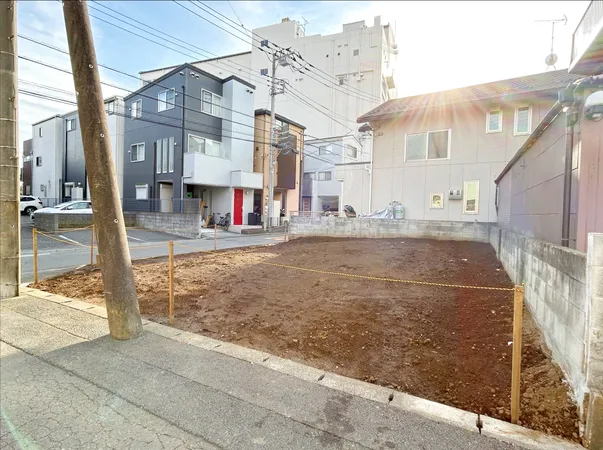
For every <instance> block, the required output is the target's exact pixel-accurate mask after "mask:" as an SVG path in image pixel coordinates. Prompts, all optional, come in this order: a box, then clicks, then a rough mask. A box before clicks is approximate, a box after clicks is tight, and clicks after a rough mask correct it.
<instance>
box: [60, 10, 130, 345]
mask: <svg viewBox="0 0 603 450" xmlns="http://www.w3.org/2000/svg"><path fill="white" fill-rule="evenodd" d="M63 14H64V16H65V27H66V30H67V42H68V44H69V57H70V59H71V68H72V71H73V81H74V85H75V92H76V96H77V106H78V114H79V119H80V129H81V132H82V141H83V144H84V157H85V161H86V171H87V172H88V179H89V182H90V194H91V197H92V210H93V213H94V223H95V228H96V230H97V236H98V251H99V253H100V256H101V260H102V276H103V284H104V291H105V303H106V305H107V316H108V319H109V332H110V334H111V337H113V338H114V339H132V338H134V337H136V336H138V335H139V334H140V333H141V332H142V323H141V319H140V311H139V309H138V299H137V297H136V285H135V284H134V273H133V270H132V261H131V260H130V252H129V249H128V241H127V236H126V227H125V223H124V216H123V212H122V209H121V203H120V200H119V190H118V187H117V178H116V176H115V167H114V164H113V157H112V155H111V141H110V139H109V129H108V127H107V117H106V115H105V108H104V103H103V95H102V90H101V85H100V76H99V73H98V67H97V62H96V53H95V51H94V41H93V39H92V30H91V28H90V18H89V17H88V8H87V6H86V2H85V1H64V2H63Z"/></svg>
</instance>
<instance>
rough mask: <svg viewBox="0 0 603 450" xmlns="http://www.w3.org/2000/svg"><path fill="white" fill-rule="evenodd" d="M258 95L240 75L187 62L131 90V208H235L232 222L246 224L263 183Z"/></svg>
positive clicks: (127, 193) (127, 140) (127, 137)
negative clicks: (256, 167) (256, 150)
mask: <svg viewBox="0 0 603 450" xmlns="http://www.w3.org/2000/svg"><path fill="white" fill-rule="evenodd" d="M254 96H255V86H254V85H252V84H250V83H248V82H246V81H244V80H242V79H240V78H237V77H235V76H229V77H227V78H219V77H216V76H214V75H212V74H209V73H207V72H205V71H203V70H200V69H198V68H196V67H193V66H191V65H190V64H183V65H181V66H178V67H176V68H174V69H173V70H171V71H169V72H168V73H166V74H165V75H163V76H162V77H160V78H158V79H156V80H155V81H154V82H152V83H147V84H145V85H144V86H143V87H142V88H140V89H139V90H137V91H136V92H134V93H132V94H130V95H129V96H128V97H126V98H125V99H124V101H125V106H126V111H127V118H126V119H125V127H124V130H125V131H124V152H125V153H124V159H125V163H124V195H123V196H124V209H125V210H135V211H141V210H149V211H161V212H192V211H194V212H199V211H200V212H201V214H202V215H203V218H204V219H207V217H208V216H209V215H210V214H214V213H218V214H221V215H225V214H226V213H232V224H234V225H245V224H247V215H248V213H250V212H252V210H253V198H254V195H253V194H254V189H261V188H262V175H261V174H259V173H255V172H253V145H254V140H253V138H252V137H251V136H253V134H252V133H251V130H252V129H253V127H254V118H255V117H254V115H253V112H254V110H253V102H254ZM191 205H193V206H191ZM190 207H193V208H194V209H188V208H190Z"/></svg>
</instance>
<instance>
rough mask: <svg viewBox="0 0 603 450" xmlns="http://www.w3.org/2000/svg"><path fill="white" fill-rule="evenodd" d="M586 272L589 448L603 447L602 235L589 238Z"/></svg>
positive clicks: (587, 432)
mask: <svg viewBox="0 0 603 450" xmlns="http://www.w3.org/2000/svg"><path fill="white" fill-rule="evenodd" d="M586 270H587V272H586V278H587V288H586V297H587V305H588V306H589V314H588V323H587V327H586V328H587V348H586V361H587V366H586V385H587V387H588V394H587V399H586V401H585V409H586V412H585V416H586V426H585V433H584V438H585V441H586V443H587V445H588V446H589V448H603V233H590V234H589V235H588V240H587V269H586Z"/></svg>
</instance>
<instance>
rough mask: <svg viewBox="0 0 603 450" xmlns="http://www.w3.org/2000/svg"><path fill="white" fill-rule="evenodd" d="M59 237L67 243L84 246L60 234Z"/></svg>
mask: <svg viewBox="0 0 603 450" xmlns="http://www.w3.org/2000/svg"><path fill="white" fill-rule="evenodd" d="M59 237H60V238H63V239H65V240H66V241H69V242H73V243H74V244H78V245H82V243H81V242H78V241H74V240H73V239H69V238H68V237H65V236H63V235H62V234H59Z"/></svg>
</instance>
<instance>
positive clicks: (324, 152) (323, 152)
mask: <svg viewBox="0 0 603 450" xmlns="http://www.w3.org/2000/svg"><path fill="white" fill-rule="evenodd" d="M329 153H331V152H330V151H329V149H328V147H327V146H326V145H321V146H320V147H318V154H319V155H328V154H329Z"/></svg>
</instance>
